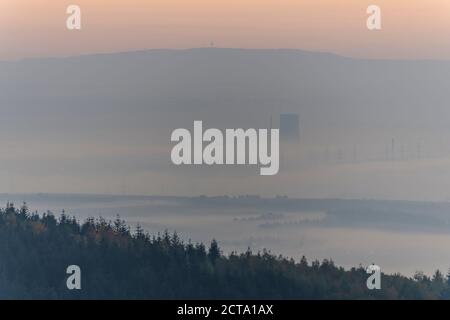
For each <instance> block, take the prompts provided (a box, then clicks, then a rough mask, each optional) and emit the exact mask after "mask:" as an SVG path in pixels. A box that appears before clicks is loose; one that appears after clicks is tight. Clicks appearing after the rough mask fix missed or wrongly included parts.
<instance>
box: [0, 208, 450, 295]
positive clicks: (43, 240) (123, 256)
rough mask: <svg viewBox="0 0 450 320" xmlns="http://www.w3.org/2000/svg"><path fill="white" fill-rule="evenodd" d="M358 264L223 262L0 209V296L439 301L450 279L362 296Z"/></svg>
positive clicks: (112, 226)
mask: <svg viewBox="0 0 450 320" xmlns="http://www.w3.org/2000/svg"><path fill="white" fill-rule="evenodd" d="M69 265H78V266H79V267H80V268H81V283H82V287H81V290H68V289H67V286H66V280H67V277H68V276H69V275H68V274H66V268H67V267H68V266H69ZM367 277H368V275H367V274H366V272H365V269H364V268H362V267H357V268H353V269H351V270H344V269H342V268H340V267H337V266H335V265H334V263H333V262H332V261H331V260H325V261H322V262H318V261H313V262H312V263H308V262H307V260H306V258H303V259H302V260H301V261H300V262H295V261H293V260H290V259H287V258H284V257H281V256H274V255H272V254H270V253H268V252H257V253H255V252H251V251H250V250H249V251H247V252H244V253H232V254H231V255H228V256H225V255H223V254H222V253H221V251H220V248H219V246H218V244H217V242H216V241H215V240H214V241H212V242H211V244H210V245H209V246H207V247H206V246H205V245H204V244H202V243H190V242H187V243H185V242H183V241H181V240H180V238H179V237H178V236H177V235H176V234H169V233H167V232H165V233H162V234H158V235H149V234H146V233H145V232H144V231H143V230H142V228H139V227H138V228H137V231H136V232H131V231H130V228H129V227H128V226H127V225H126V224H125V222H124V221H122V220H120V219H119V218H118V219H117V220H116V221H113V222H108V221H105V220H104V219H101V218H98V219H93V218H91V219H88V220H86V221H84V222H82V223H80V222H78V221H76V219H75V218H70V217H68V216H67V215H65V214H64V213H63V214H62V215H60V216H59V217H55V216H54V215H53V214H51V213H49V212H48V213H46V214H44V215H38V214H36V213H30V212H29V210H28V209H27V207H26V206H25V205H24V206H22V207H21V208H20V209H16V208H14V206H13V205H12V204H8V205H7V207H6V208H5V209H2V210H1V211H0V298H2V299H12V298H20V299H32V298H38V299H44V298H45V299H47V298H50V299H91V298H95V299H155V298H158V299H161V298H168V299H196V298H212V299H215V298H223V299H437V298H445V297H447V296H448V293H447V291H448V290H447V288H448V284H447V279H446V278H445V277H443V276H442V274H441V273H439V272H436V274H435V275H434V276H433V277H432V278H428V277H427V276H424V275H423V274H420V273H418V274H417V275H416V276H415V277H414V278H413V279H410V278H407V277H404V276H401V275H385V274H383V276H382V289H381V290H368V289H367V287H366V279H367Z"/></svg>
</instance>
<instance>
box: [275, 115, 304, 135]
mask: <svg viewBox="0 0 450 320" xmlns="http://www.w3.org/2000/svg"><path fill="white" fill-rule="evenodd" d="M280 140H281V141H289V142H298V141H299V140H300V128H299V120H298V114H295V113H289V114H280Z"/></svg>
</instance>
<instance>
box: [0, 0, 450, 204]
mask: <svg viewBox="0 0 450 320" xmlns="http://www.w3.org/2000/svg"><path fill="white" fill-rule="evenodd" d="M71 4H76V5H79V6H80V8H81V19H82V29H81V30H79V31H78V30H75V31H69V30H67V29H66V18H67V16H68V15H67V14H66V8H67V7H68V6H69V5H71ZM372 4H375V5H378V6H380V8H381V14H382V16H381V17H382V29H381V30H379V31H369V30H368V29H367V27H366V19H367V17H368V14H367V13H366V9H367V7H368V6H369V5H372ZM449 18H450V1H448V0H426V1H425V0H395V1H394V0H370V1H366V0H340V1H335V0H333V1H332V0H259V1H256V0H246V1H243V0H239V1H238V0H228V1H224V0H215V1H205V0H189V1H187V0H153V1H145V0H129V1H114V0H109V1H105V0H74V1H70V2H69V1H56V0H0V23H1V27H0V43H1V45H0V61H2V60H4V61H6V62H5V63H2V62H0V146H2V147H3V148H4V149H5V150H7V152H4V153H2V154H0V192H7V193H21V192H27V193H33V192H67V193H108V194H112V193H114V194H118V193H125V194H176V195H198V194H208V195H217V194H247V193H248V194H261V195H266V196H274V195H276V194H277V193H280V194H287V195H289V196H293V197H294V196H295V197H337V198H381V199H407V200H440V201H441V200H444V201H448V200H449V199H450V191H448V190H450V169H449V168H450V165H449V163H450V145H449V146H447V141H448V139H450V130H449V129H448V119H449V117H450V111H449V108H448V85H447V79H449V78H450V76H449V75H450V63H449V61H439V62H432V61H413V62H411V61H410V62H411V64H409V63H410V62H404V61H385V60H383V61H382V62H380V61H374V60H371V58H380V59H388V58H396V59H399V60H410V59H444V60H448V59H449V58H450V41H449V40H448V37H449V36H448V35H450V19H449ZM211 46H214V47H215V48H216V49H217V50H184V49H187V48H205V47H211ZM159 48H169V49H180V50H175V51H161V52H158V51H149V52H142V53H135V54H132V53H129V54H116V55H110V56H108V55H106V56H102V55H99V56H91V57H89V56H88V57H85V58H82V59H79V58H71V59H63V60H61V61H60V60H32V61H21V62H20V63H17V64H16V63H15V61H16V60H21V59H24V58H43V57H67V56H72V57H74V56H75V57H76V56H79V55H89V54H97V53H117V52H131V51H136V50H145V49H159ZM220 48H245V49H277V48H294V49H304V50H310V51H321V52H330V53H336V54H339V55H343V56H349V57H357V58H368V60H350V59H337V57H336V56H333V55H326V54H325V55H322V54H312V53H305V52H304V51H295V52H289V51H280V50H278V51H273V50H272V51H271V50H254V51H250V50H225V49H223V50H219V49H220ZM181 49H183V50H181ZM425 62H426V63H425ZM281 113H297V114H299V117H300V132H301V143H300V145H299V146H296V147H295V148H297V149H296V152H293V153H292V154H286V153H283V154H282V155H281V157H282V160H281V162H282V163H281V165H282V170H281V171H280V174H279V175H277V176H275V177H271V178H263V177H260V176H259V175H258V174H257V170H256V168H245V169H242V170H241V169H239V170H235V169H234V168H231V169H230V168H227V169H225V168H217V167H214V168H209V169H208V168H204V167H202V168H201V169H196V168H190V167H189V168H185V167H183V168H174V166H173V165H172V164H171V163H170V161H169V160H170V149H171V147H172V145H171V144H170V141H169V138H170V134H171V130H174V129H176V128H191V127H192V124H193V121H194V120H203V121H204V122H205V126H206V127H216V128H222V129H223V128H238V127H243V128H248V127H254V128H267V127H268V126H269V119H272V117H273V118H274V119H277V117H278V116H279V114H281ZM18 128H20V130H17V129H18ZM392 140H395V147H391V141H392ZM391 149H392V150H391ZM287 158H288V160H289V161H288V160H286V159H287ZM254 169H255V170H254Z"/></svg>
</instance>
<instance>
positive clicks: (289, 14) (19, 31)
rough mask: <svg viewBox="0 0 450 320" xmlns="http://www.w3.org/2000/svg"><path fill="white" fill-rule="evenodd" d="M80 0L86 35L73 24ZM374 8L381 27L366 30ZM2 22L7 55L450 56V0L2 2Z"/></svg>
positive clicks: (0, 35) (2, 55) (2, 54)
mask: <svg viewBox="0 0 450 320" xmlns="http://www.w3.org/2000/svg"><path fill="white" fill-rule="evenodd" d="M71 4H76V5H78V6H80V8H81V14H82V29H81V30H79V31H68V30H67V29H66V27H65V22H66V18H67V16H68V15H67V14H66V8H67V6H68V5H71ZM369 5H378V6H379V7H380V8H381V14H382V16H381V17H382V30H379V31H369V30H368V29H367V27H366V19H367V17H368V15H367V13H366V10H367V7H368V6H369ZM0 25H1V28H0V43H1V44H2V45H1V46H0V59H1V60H10V59H21V58H30V57H31V58H35V57H49V56H72V55H80V54H92V53H101V52H119V51H133V50H142V49H155V48H177V49H184V48H198V47H208V46H211V44H213V45H214V46H217V47H233V48H297V49H305V50H312V51H326V52H333V53H338V54H341V55H345V56H352V57H364V58H401V59H417V58H419V59H420V58H426V59H448V58H450V41H448V35H449V34H450V2H449V1H448V0H395V1H394V0H370V1H369V0H340V1H335V0H245V1H243V0H215V1H210V0H189V1H186V0H128V1H118V0H73V1H66V0H57V1H56V0H0Z"/></svg>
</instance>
